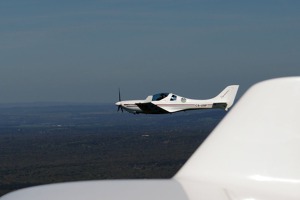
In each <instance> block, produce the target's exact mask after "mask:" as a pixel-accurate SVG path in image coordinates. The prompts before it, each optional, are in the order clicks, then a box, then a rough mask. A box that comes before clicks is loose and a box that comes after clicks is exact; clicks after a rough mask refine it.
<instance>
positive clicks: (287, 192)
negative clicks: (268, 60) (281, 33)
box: [0, 77, 300, 200]
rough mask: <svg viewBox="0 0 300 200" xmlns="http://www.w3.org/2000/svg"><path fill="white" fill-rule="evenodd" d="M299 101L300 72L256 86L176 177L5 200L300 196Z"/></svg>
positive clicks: (62, 188) (63, 188) (83, 185)
mask: <svg viewBox="0 0 300 200" xmlns="http://www.w3.org/2000/svg"><path fill="white" fill-rule="evenodd" d="M299 102H300V77H292V78H280V79H274V80H270V81H264V82H261V83H259V84H256V85H254V86H253V87H251V88H250V89H249V90H248V91H247V92H246V93H245V95H244V96H243V97H242V98H241V99H240V100H239V102H238V103H237V104H236V105H235V106H234V107H233V109H232V110H231V111H230V112H229V113H228V114H227V115H226V117H225V118H224V119H223V120H222V121H221V122H220V123H219V124H218V126H217V127H216V128H215V129H214V130H213V132H212V133H211V134H210V135H209V137H208V138H207V139H206V140H205V141H204V143H203V144H202V145H201V146H200V147H199V148H198V149H197V150H196V152H195V153H194V154H193V155H192V157H191V158H190V159H189V160H188V161H187V163H186V164H185V165H184V166H183V167H182V168H181V169H180V171H179V172H178V173H177V174H176V175H175V176H174V177H173V178H171V179H164V180H114V181H85V182H73V183H61V184H50V185H44V186H38V187H32V188H28V189H23V190H19V191H16V192H13V193H10V194H7V195H5V196H3V197H2V198H0V200H16V199H22V200H43V199H46V200H82V199H84V200H101V199H102V200H119V199H124V200H157V199H162V200H283V199H284V200H299V199H300V189H299V188H300V170H299V169H300V123H299V113H300V107H299V106H297V105H298V104H299ZM174 153H175V152H174Z"/></svg>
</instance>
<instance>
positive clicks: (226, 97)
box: [213, 85, 239, 110]
mask: <svg viewBox="0 0 300 200" xmlns="http://www.w3.org/2000/svg"><path fill="white" fill-rule="evenodd" d="M238 89H239V85H230V86H227V87H226V88H225V89H224V90H223V91H222V92H221V93H220V94H219V95H218V96H216V97H215V98H213V100H214V101H216V102H218V103H226V104H227V106H226V108H225V110H228V109H229V108H230V107H231V106H232V104H233V102H234V99H235V96H236V93H237V91H238Z"/></svg>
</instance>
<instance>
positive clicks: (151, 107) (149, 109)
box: [136, 102, 169, 114]
mask: <svg viewBox="0 0 300 200" xmlns="http://www.w3.org/2000/svg"><path fill="white" fill-rule="evenodd" d="M136 105H137V106H138V107H139V108H140V109H141V110H142V111H143V112H144V113H146V114H164V113H169V112H168V111H167V110H165V109H162V108H161V107H159V106H157V105H155V104H153V103H151V102H148V103H136Z"/></svg>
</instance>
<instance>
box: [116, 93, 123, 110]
mask: <svg viewBox="0 0 300 200" xmlns="http://www.w3.org/2000/svg"><path fill="white" fill-rule="evenodd" d="M121 101H122V99H121V91H120V88H119V102H118V103H117V106H118V112H119V110H120V109H121V111H122V112H123V107H122V104H121V103H120V102H121Z"/></svg>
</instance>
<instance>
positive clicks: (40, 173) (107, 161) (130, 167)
mask: <svg viewBox="0 0 300 200" xmlns="http://www.w3.org/2000/svg"><path fill="white" fill-rule="evenodd" d="M225 113H226V112H225V111H222V110H203V111H191V112H182V113H176V114H172V115H171V114H165V115H142V114H140V115H132V114H129V113H125V112H124V113H121V112H119V113H116V108H115V107H114V106H112V105H88V104H87V105H75V104H73V105H72V104H69V105H64V104H57V105H53V104H40V105H39V104H35V105H29V104H26V105H1V106H0V196H1V195H3V194H5V193H7V192H10V191H13V190H16V189H19V188H24V187H28V186H33V185H39V184H48V183H56V182H65V181H78V180H97V179H125V178H170V177H172V176H173V175H174V174H175V173H176V172H177V170H178V169H179V168H180V167H181V166H182V165H183V164H184V163H185V161H186V160H187V159H188V158H189V157H190V156H191V154H192V153H193V152H194V151H195V149H196V148H197V147H198V146H199V145H200V144H201V143H202V141H203V140H204V139H205V138H206V137H207V136H208V135H209V133H210V132H211V131H212V129H213V128H214V127H215V126H216V125H217V124H218V123H219V121H220V120H221V119H222V118H223V117H224V115H225Z"/></svg>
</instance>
